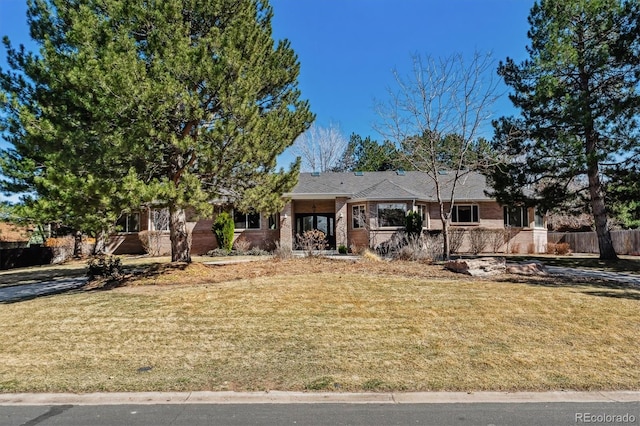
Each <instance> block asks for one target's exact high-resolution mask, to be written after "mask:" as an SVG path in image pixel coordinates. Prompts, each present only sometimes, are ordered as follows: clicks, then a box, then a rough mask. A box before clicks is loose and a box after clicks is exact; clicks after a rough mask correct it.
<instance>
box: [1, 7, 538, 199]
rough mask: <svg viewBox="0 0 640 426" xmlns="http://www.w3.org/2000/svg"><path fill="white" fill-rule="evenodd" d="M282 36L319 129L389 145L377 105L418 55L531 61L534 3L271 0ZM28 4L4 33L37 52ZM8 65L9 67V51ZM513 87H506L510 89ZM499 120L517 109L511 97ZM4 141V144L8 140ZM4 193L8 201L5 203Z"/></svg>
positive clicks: (9, 19) (4, 18) (6, 19)
mask: <svg viewBox="0 0 640 426" xmlns="http://www.w3.org/2000/svg"><path fill="white" fill-rule="evenodd" d="M271 5H272V7H273V9H274V19H273V21H272V25H273V34H274V38H276V39H283V38H287V39H289V40H290V41H291V45H292V47H293V49H294V50H295V51H296V53H297V54H298V57H299V60H300V63H301V73H300V78H299V87H300V89H301V91H302V95H303V97H304V98H305V99H308V100H309V101H310V103H311V109H312V111H313V112H314V113H315V114H316V124H317V125H319V126H328V125H330V124H331V123H333V124H335V125H338V126H339V127H340V129H341V131H342V133H343V134H344V135H345V137H348V136H349V135H350V134H351V133H357V134H359V135H361V136H363V137H366V136H371V137H372V138H374V139H377V140H381V136H380V135H378V134H377V133H376V132H375V130H374V129H373V125H374V123H375V122H376V121H377V120H378V117H377V115H376V113H375V110H374V101H375V100H379V101H384V97H385V95H386V93H387V88H389V87H393V74H392V71H393V70H394V69H397V70H398V71H399V72H400V73H401V74H405V73H407V72H408V70H409V69H410V66H411V55H412V54H428V55H431V56H434V57H447V56H450V55H452V54H457V53H461V54H463V55H471V54H472V53H473V52H474V51H480V52H485V53H486V52H491V53H492V55H493V57H494V58H495V60H496V62H497V61H499V60H503V59H505V58H506V57H507V56H509V57H512V58H514V59H515V60H517V61H520V60H523V59H525V58H526V56H527V55H526V50H525V46H526V45H527V42H528V40H527V37H526V34H527V30H528V23H527V16H528V14H529V9H530V8H531V6H532V5H533V0H271ZM25 11H26V0H0V35H2V36H3V35H8V36H9V38H10V39H11V41H12V42H13V43H14V45H17V44H20V43H23V44H26V45H27V46H28V47H29V42H30V40H29V33H28V28H27V26H26V15H25ZM0 67H2V68H6V55H5V52H4V49H2V50H1V51H0ZM505 90H506V88H505ZM496 112H497V114H499V115H502V114H509V113H511V112H512V110H511V108H510V103H509V100H508V99H507V97H506V95H505V96H504V97H503V98H502V99H501V100H499V101H498V104H497V105H496ZM0 143H1V142H0ZM2 197H3V196H1V195H0V200H2Z"/></svg>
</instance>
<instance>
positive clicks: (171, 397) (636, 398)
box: [0, 391, 640, 406]
mask: <svg viewBox="0 0 640 426" xmlns="http://www.w3.org/2000/svg"><path fill="white" fill-rule="evenodd" d="M540 402H640V391H610V392H604V391H603V392H575V391H555V392H514V393H509V392H468V393H467V392H410V393H403V392H393V393H308V392H281V391H272V392H138V393H126V392H122V393H88V394H70V393H59V394H47V393H42V394H39V393H31V394H27V393H20V394H1V393H0V406H2V405H122V404H136V405H156V404H318V403H327V404H328V403H331V404H454V403H456V404H460V403H540Z"/></svg>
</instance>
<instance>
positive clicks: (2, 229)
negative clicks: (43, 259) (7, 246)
mask: <svg viewBox="0 0 640 426" xmlns="http://www.w3.org/2000/svg"><path fill="white" fill-rule="evenodd" d="M29 230H30V229H29V228H28V227H26V226H21V225H16V224H13V223H8V222H0V242H7V243H16V242H25V241H29Z"/></svg>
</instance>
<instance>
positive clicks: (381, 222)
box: [378, 203, 407, 227]
mask: <svg viewBox="0 0 640 426" xmlns="http://www.w3.org/2000/svg"><path fill="white" fill-rule="evenodd" d="M406 216H407V205H406V204H404V203H402V204H400V203H380V204H378V226H380V227H384V226H405V225H406V219H405V217H406Z"/></svg>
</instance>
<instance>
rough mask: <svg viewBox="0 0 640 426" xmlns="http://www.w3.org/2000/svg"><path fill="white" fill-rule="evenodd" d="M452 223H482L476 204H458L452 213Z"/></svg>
mask: <svg viewBox="0 0 640 426" xmlns="http://www.w3.org/2000/svg"><path fill="white" fill-rule="evenodd" d="M451 222H452V223H478V222H480V209H479V208H478V206H477V205H475V204H468V205H464V204H460V205H458V204H456V205H454V206H453V209H452V211H451Z"/></svg>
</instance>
